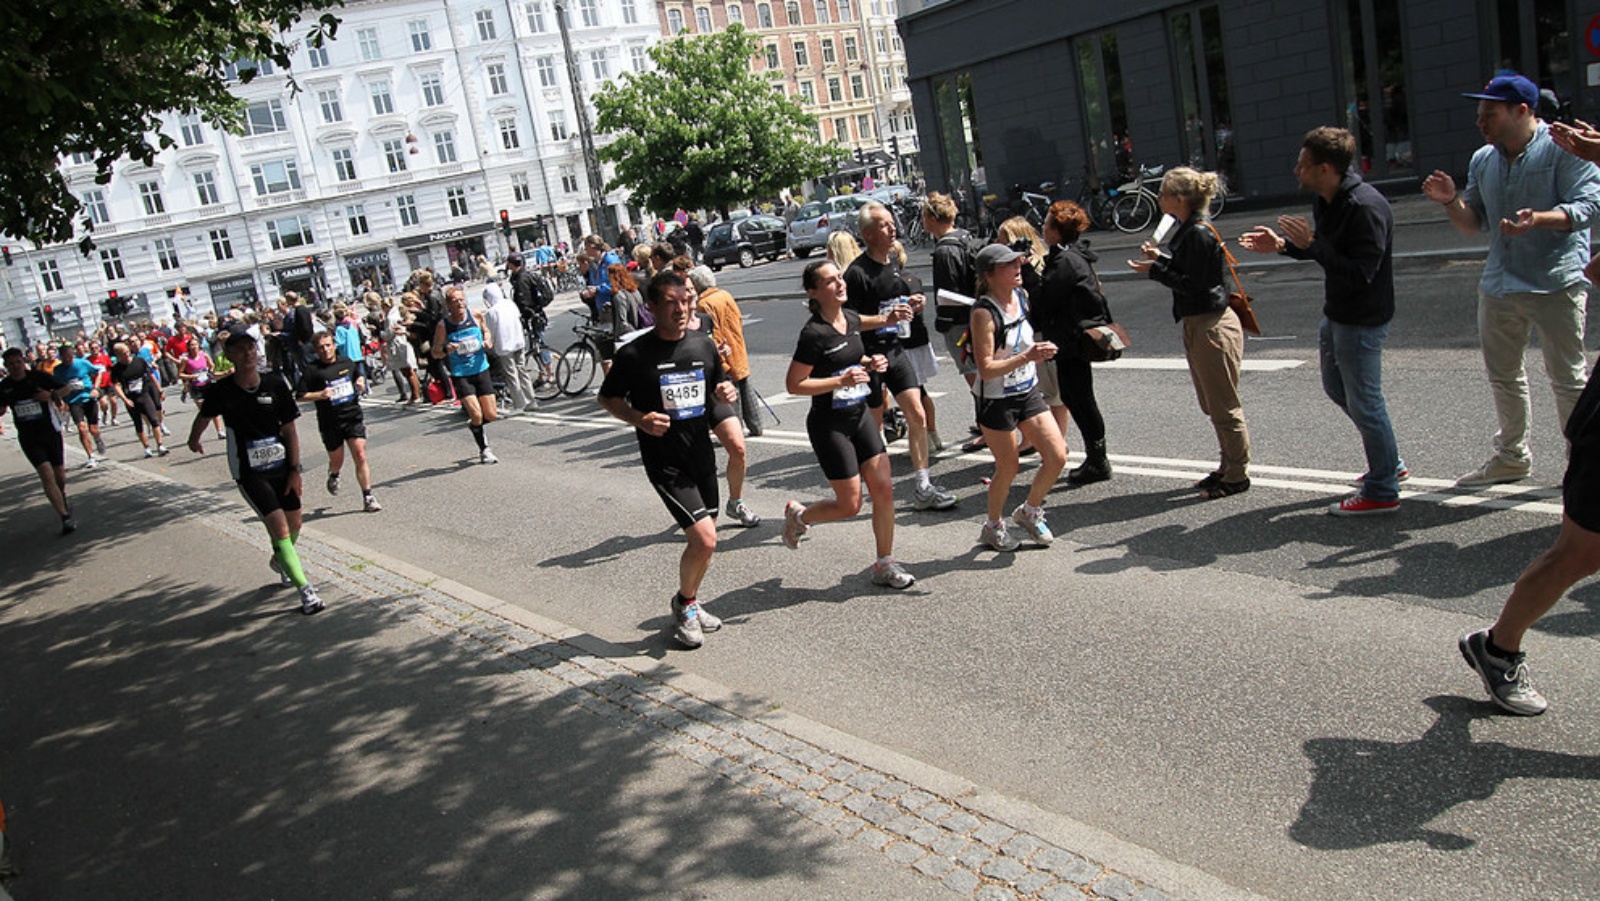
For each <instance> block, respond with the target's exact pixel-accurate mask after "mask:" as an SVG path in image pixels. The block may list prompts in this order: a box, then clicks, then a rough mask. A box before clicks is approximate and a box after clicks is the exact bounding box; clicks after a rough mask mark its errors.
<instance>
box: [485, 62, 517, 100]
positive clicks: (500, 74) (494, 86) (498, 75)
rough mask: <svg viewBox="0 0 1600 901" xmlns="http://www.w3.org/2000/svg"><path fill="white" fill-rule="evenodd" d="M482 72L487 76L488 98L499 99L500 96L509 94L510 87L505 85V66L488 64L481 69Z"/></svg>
mask: <svg viewBox="0 0 1600 901" xmlns="http://www.w3.org/2000/svg"><path fill="white" fill-rule="evenodd" d="M483 72H484V74H485V75H487V76H489V96H491V97H499V96H500V95H501V94H509V93H511V86H510V85H508V84H507V83H506V67H505V64H503V63H490V64H489V65H487V66H484V67H483Z"/></svg>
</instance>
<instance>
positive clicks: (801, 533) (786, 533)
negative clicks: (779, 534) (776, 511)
mask: <svg viewBox="0 0 1600 901" xmlns="http://www.w3.org/2000/svg"><path fill="white" fill-rule="evenodd" d="M804 512H806V505H805V504H802V503H800V502H799V501H790V502H789V503H787V504H785V505H784V507H783V543H784V544H785V545H787V546H788V548H789V549H790V550H792V551H793V550H799V549H800V539H801V538H803V537H805V534H806V533H807V532H809V531H810V530H811V527H810V526H807V525H806V524H805V523H804V522H801V521H800V514H802V513H804Z"/></svg>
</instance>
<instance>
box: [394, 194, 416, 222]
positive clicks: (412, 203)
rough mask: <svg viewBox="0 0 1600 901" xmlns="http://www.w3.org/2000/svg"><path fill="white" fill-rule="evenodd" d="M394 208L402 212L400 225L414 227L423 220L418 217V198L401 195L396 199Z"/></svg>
mask: <svg viewBox="0 0 1600 901" xmlns="http://www.w3.org/2000/svg"><path fill="white" fill-rule="evenodd" d="M394 208H395V209H397V210H399V211H400V224H401V225H404V226H414V225H416V224H417V223H418V222H421V221H422V220H421V219H420V218H418V217H417V198H415V197H413V196H411V195H410V194H401V195H400V196H399V197H396V198H395V199H394Z"/></svg>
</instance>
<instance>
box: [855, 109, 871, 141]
mask: <svg viewBox="0 0 1600 901" xmlns="http://www.w3.org/2000/svg"><path fill="white" fill-rule="evenodd" d="M856 134H858V135H860V136H861V140H863V141H869V140H871V139H872V117H871V116H868V115H864V114H863V115H860V116H857V117H856Z"/></svg>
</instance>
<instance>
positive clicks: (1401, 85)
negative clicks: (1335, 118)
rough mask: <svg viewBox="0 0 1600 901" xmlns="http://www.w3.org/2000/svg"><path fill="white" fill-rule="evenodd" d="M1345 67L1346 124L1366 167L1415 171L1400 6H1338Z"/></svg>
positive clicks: (1354, 0)
mask: <svg viewBox="0 0 1600 901" xmlns="http://www.w3.org/2000/svg"><path fill="white" fill-rule="evenodd" d="M1335 13H1336V18H1337V19H1338V26H1339V57H1340V64H1341V67H1342V69H1343V72H1342V77H1343V89H1344V97H1343V99H1344V103H1345V112H1344V127H1345V128H1347V129H1349V130H1350V132H1351V133H1352V134H1354V135H1355V136H1356V147H1357V153H1358V154H1359V156H1360V165H1361V171H1362V173H1363V174H1365V175H1369V176H1376V177H1383V176H1392V175H1407V174H1410V173H1412V172H1413V171H1414V170H1415V169H1416V159H1415V154H1414V153H1413V151H1412V148H1411V113H1410V107H1409V104H1408V103H1407V99H1408V98H1407V96H1406V66H1405V48H1404V46H1403V42H1402V41H1399V40H1396V36H1397V35H1402V34H1405V33H1406V32H1405V29H1404V28H1403V27H1402V23H1401V21H1400V10H1399V8H1398V6H1397V5H1396V4H1393V3H1388V2H1385V0H1342V2H1339V3H1337V4H1336V5H1335Z"/></svg>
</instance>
